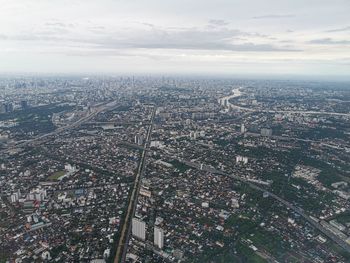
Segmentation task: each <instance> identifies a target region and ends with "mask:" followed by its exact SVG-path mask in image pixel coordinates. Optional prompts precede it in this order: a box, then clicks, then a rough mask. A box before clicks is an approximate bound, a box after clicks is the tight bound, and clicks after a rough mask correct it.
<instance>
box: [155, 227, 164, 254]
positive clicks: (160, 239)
mask: <svg viewBox="0 0 350 263" xmlns="http://www.w3.org/2000/svg"><path fill="white" fill-rule="evenodd" d="M154 245H155V246H157V247H158V248H160V249H162V248H163V246H164V230H163V229H161V228H160V227H154Z"/></svg>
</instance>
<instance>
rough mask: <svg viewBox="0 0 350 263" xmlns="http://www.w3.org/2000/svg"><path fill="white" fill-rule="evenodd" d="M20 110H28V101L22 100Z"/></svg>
mask: <svg viewBox="0 0 350 263" xmlns="http://www.w3.org/2000/svg"><path fill="white" fill-rule="evenodd" d="M21 108H22V110H25V109H28V108H29V105H28V101H26V100H22V101H21Z"/></svg>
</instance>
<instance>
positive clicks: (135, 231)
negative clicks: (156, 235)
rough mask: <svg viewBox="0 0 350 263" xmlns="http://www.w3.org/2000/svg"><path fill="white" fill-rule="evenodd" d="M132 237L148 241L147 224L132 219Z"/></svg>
mask: <svg viewBox="0 0 350 263" xmlns="http://www.w3.org/2000/svg"><path fill="white" fill-rule="evenodd" d="M132 235H133V236H134V237H137V238H139V239H141V240H143V241H144V240H146V223H145V222H143V221H141V220H140V219H137V218H133V219H132Z"/></svg>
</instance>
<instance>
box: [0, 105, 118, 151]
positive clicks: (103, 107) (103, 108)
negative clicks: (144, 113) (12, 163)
mask: <svg viewBox="0 0 350 263" xmlns="http://www.w3.org/2000/svg"><path fill="white" fill-rule="evenodd" d="M115 107H116V105H115V102H113V103H111V102H109V103H105V104H103V105H99V106H98V107H96V108H95V109H93V110H92V111H91V113H90V114H88V115H87V116H84V117H82V118H80V119H79V120H77V121H76V122H74V123H72V124H70V125H67V126H64V127H60V128H57V129H56V130H55V131H53V132H50V133H46V134H44V135H41V136H38V137H36V138H34V139H31V140H28V141H25V142H21V143H17V144H15V145H12V146H10V147H8V148H7V149H5V150H3V152H9V151H11V150H13V149H15V148H22V147H25V146H29V145H31V144H33V145H35V143H39V144H40V141H42V140H43V139H45V138H47V137H49V136H53V135H56V134H59V133H61V132H64V131H67V130H70V129H73V128H76V127H79V126H80V125H81V124H83V123H85V122H87V121H89V120H91V119H92V118H93V117H95V116H96V115H97V114H99V113H101V112H103V111H106V110H110V109H113V108H115Z"/></svg>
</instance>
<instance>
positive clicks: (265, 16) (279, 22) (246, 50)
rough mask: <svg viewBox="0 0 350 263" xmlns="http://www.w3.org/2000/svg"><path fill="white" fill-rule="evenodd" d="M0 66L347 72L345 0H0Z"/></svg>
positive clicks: (349, 45) (349, 7) (349, 38)
mask: <svg viewBox="0 0 350 263" xmlns="http://www.w3.org/2000/svg"><path fill="white" fill-rule="evenodd" d="M0 6H1V8H0V73H6V72H21V73H22V72H33V73H41V72H42V73H96V74H98V73H116V74H118V73H119V74H124V73H128V74H133V73H135V74H138V73H145V74H148V73H161V74H172V73H180V74H182V73H185V74H191V73H196V74H201V73H203V74H204V73H208V74H232V75H239V74H270V75H272V74H303V75H322V74H329V75H335V76H336V75H343V76H345V75H349V72H350V67H349V61H350V59H349V58H350V34H349V32H350V16H349V13H350V2H349V1H348V0H332V1H330V0H290V1H289V0H265V1H261V0H240V1H238V0H215V1H212V0H210V1H209V0H177V1H171V0H147V1H145V0H144V1H141V0H99V1H94V0H50V1H46V0H6V1H4V0H0Z"/></svg>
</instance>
